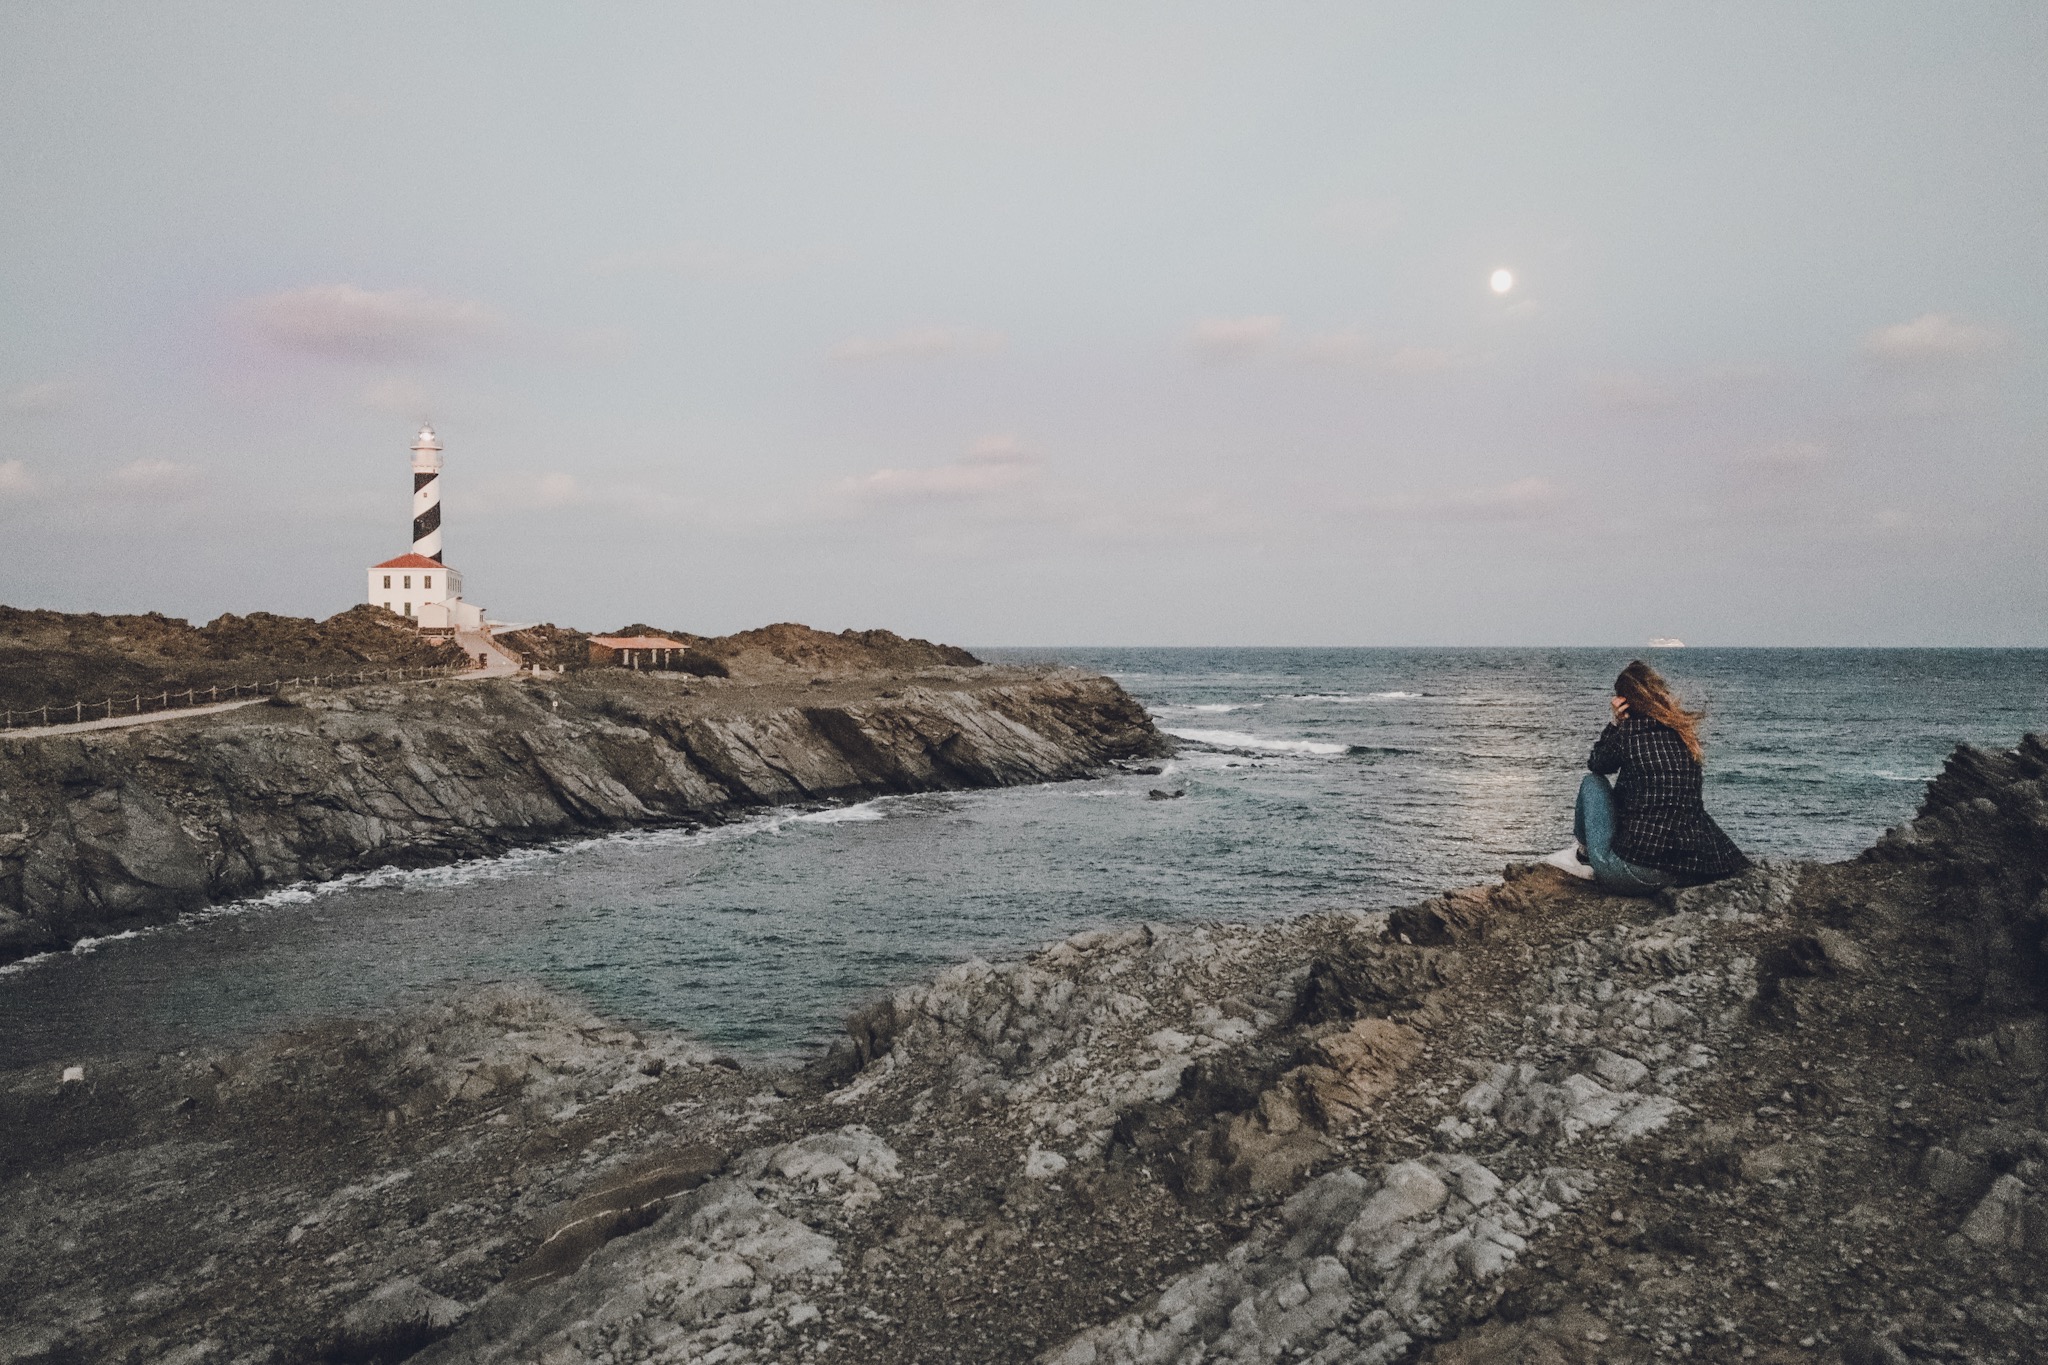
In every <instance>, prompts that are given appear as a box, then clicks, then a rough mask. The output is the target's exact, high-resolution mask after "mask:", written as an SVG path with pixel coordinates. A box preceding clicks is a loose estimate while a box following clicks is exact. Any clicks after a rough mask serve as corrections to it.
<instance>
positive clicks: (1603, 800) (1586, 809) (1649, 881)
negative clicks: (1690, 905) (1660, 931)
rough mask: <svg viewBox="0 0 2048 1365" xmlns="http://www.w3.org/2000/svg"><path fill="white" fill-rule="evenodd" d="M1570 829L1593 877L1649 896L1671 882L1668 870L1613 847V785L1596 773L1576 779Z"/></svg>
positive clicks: (1609, 886) (1626, 891) (1628, 892)
mask: <svg viewBox="0 0 2048 1365" xmlns="http://www.w3.org/2000/svg"><path fill="white" fill-rule="evenodd" d="M1572 833H1573V834H1574V835H1576V836H1577V837H1578V841H1579V842H1580V843H1582V844H1584V845H1585V846H1586V861H1588V862H1590V863H1591V864H1592V865H1593V878H1594V880H1596V881H1598V882H1599V883H1600V885H1602V886H1604V887H1606V888H1607V889H1608V890H1609V891H1613V892H1617V893H1619V894H1621V895H1624V896H1652V895H1655V894H1656V893H1657V892H1659V891H1661V890H1663V889H1664V888H1665V887H1667V886H1669V885H1671V874H1670V873H1668V872H1661V871H1659V870H1658V869H1656V868H1654V867H1643V866H1642V865H1640V864H1638V863H1632V862H1630V861H1629V860H1628V859H1626V858H1624V857H1622V856H1621V855H1620V854H1619V853H1616V852H1615V851H1614V788H1612V787H1610V786H1608V785H1607V779H1606V778H1604V777H1602V776H1600V774H1598V773H1587V774H1586V777H1585V780H1584V781H1582V782H1580V783H1579V804H1578V806H1577V808H1576V809H1575V810H1573V811H1572Z"/></svg>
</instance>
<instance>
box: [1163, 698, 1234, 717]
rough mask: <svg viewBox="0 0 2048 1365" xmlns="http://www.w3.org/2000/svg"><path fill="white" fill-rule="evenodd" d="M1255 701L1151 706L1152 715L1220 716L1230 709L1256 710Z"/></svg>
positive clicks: (1176, 703) (1170, 703) (1173, 703)
mask: <svg viewBox="0 0 2048 1365" xmlns="http://www.w3.org/2000/svg"><path fill="white" fill-rule="evenodd" d="M1257 709H1259V703H1257V702H1255V701H1212V702H1200V703H1182V702H1161V703H1160V704H1159V705H1157V706H1155V707H1153V708H1152V712H1153V714H1154V715H1160V716H1166V715H1204V716H1220V715H1225V714H1228V713H1229V712H1231V711H1256V710H1257Z"/></svg>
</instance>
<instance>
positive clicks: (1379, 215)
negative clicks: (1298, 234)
mask: <svg viewBox="0 0 2048 1365" xmlns="http://www.w3.org/2000/svg"><path fill="white" fill-rule="evenodd" d="M1401 212H1402V210H1401V202H1400V201H1399V200H1397V199H1340V200H1338V201H1336V202H1335V203H1332V204H1326V205H1324V206H1323V207H1322V208H1321V209H1319V210H1317V211H1316V213H1315V214H1314V216H1313V217H1311V218H1310V219H1309V226H1310V227H1311V228H1313V229H1314V230H1315V231H1316V232H1318V233H1320V234H1321V235H1323V236H1325V237H1329V238H1331V239H1333V240H1335V241H1339V242H1343V243H1346V244H1348V245H1353V246H1355V245H1359V244H1361V243H1366V242H1377V241H1379V240H1380V239H1381V238H1383V237H1385V236H1387V235H1388V234H1389V233H1391V232H1393V230H1394V229H1395V228H1397V227H1399V226H1400V225H1401Z"/></svg>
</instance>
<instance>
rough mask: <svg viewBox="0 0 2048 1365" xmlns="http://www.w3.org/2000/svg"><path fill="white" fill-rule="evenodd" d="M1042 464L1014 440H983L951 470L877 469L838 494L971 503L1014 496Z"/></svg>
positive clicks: (1006, 437)
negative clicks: (1000, 495) (997, 497)
mask: <svg viewBox="0 0 2048 1365" xmlns="http://www.w3.org/2000/svg"><path fill="white" fill-rule="evenodd" d="M1041 464H1042V461H1041V460H1040V459H1039V458H1038V457H1037V456H1036V455H1033V454H1032V453H1031V452H1030V451H1029V450H1027V449H1025V447H1024V444H1023V443H1022V442H1021V441H1019V440H1018V439H1017V438H1016V437H1015V436H1014V435H999V436H984V437H982V438H981V439H980V440H978V441H976V442H975V443H974V444H973V445H972V446H970V447H969V448H968V451H967V454H966V455H965V456H964V457H963V458H961V459H959V460H956V461H954V462H953V463H951V464H943V465H932V466H927V467H925V468H922V469H877V470H875V471H874V472H873V473H870V474H862V475H859V476H857V477H854V478H850V479H843V480H841V481H840V483H839V485H838V491H839V493H840V494H841V495H842V496H843V497H846V498H850V499H852V500H854V501H856V502H863V503H918V502H964V501H972V500H975V499H979V498H987V497H990V496H993V495H997V494H1008V493H1012V492H1015V491H1017V490H1018V489H1020V488H1022V487H1024V486H1025V485H1027V484H1029V483H1031V482H1032V481H1033V480H1034V479H1035V478H1036V477H1037V475H1038V472H1039V467H1040V465H1041Z"/></svg>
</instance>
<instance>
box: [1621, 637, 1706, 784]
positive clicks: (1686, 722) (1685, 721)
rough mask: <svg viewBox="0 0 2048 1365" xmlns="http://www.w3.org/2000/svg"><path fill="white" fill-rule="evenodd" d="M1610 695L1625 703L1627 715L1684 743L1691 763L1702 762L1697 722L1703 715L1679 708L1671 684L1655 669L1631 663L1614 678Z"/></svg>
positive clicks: (1701, 747) (1638, 663)
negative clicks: (1665, 727)
mask: <svg viewBox="0 0 2048 1365" xmlns="http://www.w3.org/2000/svg"><path fill="white" fill-rule="evenodd" d="M1614 695H1615V696H1617V697H1620V698H1621V699H1622V700H1623V701H1625V702H1627V703H1628V713H1629V714H1630V715H1632V716H1646V717H1648V718H1649V719H1651V720H1654V721H1656V722H1657V723H1658V724H1659V725H1668V726H1670V727H1671V728H1672V729H1674V730H1676V731H1677V732H1678V737H1679V738H1680V739H1681V740H1683V741H1685V751H1686V752H1687V753H1689V754H1691V755H1692V760H1693V762H1695V763H1703V762H1705V761H1706V749H1705V746H1703V745H1702V744H1701V743H1700V722H1701V721H1703V720H1705V719H1706V718H1707V713H1706V712H1705V711H1688V710H1686V709H1685V708H1684V707H1683V706H1680V705H1679V704H1678V697H1677V694H1675V693H1674V692H1672V690H1671V684H1669V683H1667V682H1665V681H1664V679H1663V676H1662V675H1661V674H1659V673H1658V672H1657V670H1656V669H1654V668H1652V667H1650V666H1649V665H1648V664H1646V663H1644V662H1643V661H1642V660H1641V659H1636V660H1634V661H1632V662H1631V663H1630V664H1629V666H1628V667H1627V668H1624V669H1622V670H1621V674H1620V676H1619V677H1617V678H1615V680H1614Z"/></svg>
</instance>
